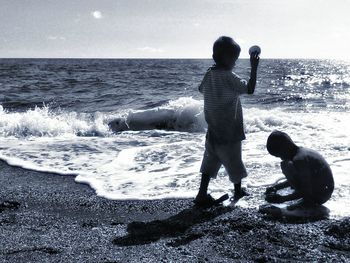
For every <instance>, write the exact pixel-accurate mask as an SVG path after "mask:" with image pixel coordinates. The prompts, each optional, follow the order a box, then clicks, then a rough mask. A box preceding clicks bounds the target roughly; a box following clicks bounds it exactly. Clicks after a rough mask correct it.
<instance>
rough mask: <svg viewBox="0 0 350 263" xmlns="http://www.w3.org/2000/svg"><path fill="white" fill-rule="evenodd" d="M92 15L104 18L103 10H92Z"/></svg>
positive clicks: (96, 17)
mask: <svg viewBox="0 0 350 263" xmlns="http://www.w3.org/2000/svg"><path fill="white" fill-rule="evenodd" d="M91 15H92V16H93V17H94V18H95V19H101V18H103V16H102V13H101V11H99V10H95V11H93V12H91Z"/></svg>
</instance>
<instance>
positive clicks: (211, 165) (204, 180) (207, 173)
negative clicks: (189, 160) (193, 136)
mask: <svg viewBox="0 0 350 263" xmlns="http://www.w3.org/2000/svg"><path fill="white" fill-rule="evenodd" d="M220 166H221V163H220V160H219V159H218V157H217V156H216V153H215V151H214V150H213V147H212V146H211V145H210V144H209V143H208V141H207V142H206V144H205V152H204V156H203V161H202V165H201V169H200V172H201V173H202V177H201V183H200V187H199V191H198V194H197V197H196V200H198V199H203V198H207V192H208V186H209V182H210V179H211V178H215V177H216V175H217V173H218V171H219V169H220Z"/></svg>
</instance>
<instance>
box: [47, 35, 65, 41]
mask: <svg viewBox="0 0 350 263" xmlns="http://www.w3.org/2000/svg"><path fill="white" fill-rule="evenodd" d="M47 39H48V40H66V38H65V37H62V36H48V37H47Z"/></svg>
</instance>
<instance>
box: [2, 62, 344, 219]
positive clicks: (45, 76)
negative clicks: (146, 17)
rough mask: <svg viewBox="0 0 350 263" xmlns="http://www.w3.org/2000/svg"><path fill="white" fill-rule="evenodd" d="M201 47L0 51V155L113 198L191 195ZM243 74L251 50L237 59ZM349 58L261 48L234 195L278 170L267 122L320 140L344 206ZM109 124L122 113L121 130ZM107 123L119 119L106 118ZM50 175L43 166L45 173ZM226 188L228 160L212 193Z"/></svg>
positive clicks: (201, 127)
mask: <svg viewBox="0 0 350 263" xmlns="http://www.w3.org/2000/svg"><path fill="white" fill-rule="evenodd" d="M211 64H212V61H211V60H205V59H178V60H177V59H169V60H168V59H163V60H152V59H149V60H138V59H130V60H127V59H125V60H122V59H109V60H103V59H0V91H1V93H0V158H1V159H3V160H5V161H6V162H8V163H9V164H10V165H16V166H21V167H24V168H27V169H33V170H38V171H45V172H55V173H59V174H72V175H77V177H76V181H77V182H82V183H87V184H89V185H90V186H91V187H92V188H93V189H95V190H96V193H97V194H98V195H99V196H103V197H106V198H110V199H158V198H193V197H194V196H195V195H196V193H197V190H198V186H199V179H200V176H199V167H200V164H201V159H202V155H203V151H204V140H205V131H206V123H205V120H204V116H203V100H202V96H201V94H200V93H199V92H198V85H199V83H200V81H201V79H202V78H203V76H204V74H205V72H206V70H207V68H208V67H210V66H211ZM234 71H235V72H236V73H237V74H239V75H240V76H242V77H244V78H248V74H249V61H248V60H245V59H242V60H239V61H238V63H237V66H236V68H235V70H234ZM349 86H350V62H344V61H334V60H297V59H295V60H285V59H282V60H279V59H267V60H265V59H262V60H261V61H260V68H259V72H258V84H257V88H256V92H255V94H254V95H244V96H242V97H241V99H242V105H243V111H244V120H245V130H246V136H247V139H246V140H245V141H244V143H243V160H244V162H245V164H246V167H247V171H248V173H249V176H248V178H247V179H246V180H245V181H244V183H243V184H244V185H245V186H246V187H247V188H248V191H250V192H251V194H252V195H251V196H250V197H249V198H246V199H245V200H241V201H240V202H239V205H241V206H245V207H257V206H258V205H260V204H262V203H264V201H263V193H264V189H265V186H266V185H268V184H270V183H273V182H274V181H276V180H277V179H279V178H281V177H282V174H281V171H280V167H279V162H280V161H279V160H278V159H277V158H275V157H273V156H270V155H269V154H268V153H267V151H266V147H265V144H266V139H267V137H268V135H269V133H270V132H272V131H273V130H275V129H278V130H282V131H284V132H287V133H288V134H289V135H290V136H291V137H292V139H293V140H294V141H295V142H296V143H297V144H298V145H302V146H305V147H309V148H312V149H314V150H317V151H319V152H320V153H321V154H322V155H323V156H324V157H325V158H326V160H327V161H328V162H329V164H330V165H331V168H332V170H333V174H334V178H335V184H336V188H335V191H334V194H333V197H332V199H331V200H330V201H329V202H328V203H327V204H326V205H327V207H329V208H330V209H331V212H332V215H333V216H335V217H339V216H340V217H341V216H349V215H350V177H349V170H350V118H349V110H350V88H349ZM111 122H112V123H114V124H115V125H116V126H118V125H119V123H124V124H125V123H127V124H128V125H126V126H125V125H124V126H123V128H120V129H119V128H118V129H117V130H118V131H117V132H113V131H112V130H111V126H110V125H109V123H111ZM113 127H114V128H113V129H115V126H113ZM48 176H51V175H49V174H48ZM232 189H233V186H232V184H231V183H230V182H229V180H228V177H227V176H226V174H225V171H224V169H221V170H220V173H219V175H218V177H217V179H216V180H213V181H212V182H211V185H210V191H211V192H212V193H213V195H214V196H220V195H221V194H223V193H225V192H230V191H231V190H232Z"/></svg>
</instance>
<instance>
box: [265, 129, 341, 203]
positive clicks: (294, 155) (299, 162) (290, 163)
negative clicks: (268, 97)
mask: <svg viewBox="0 0 350 263" xmlns="http://www.w3.org/2000/svg"><path fill="white" fill-rule="evenodd" d="M266 146H267V150H268V152H269V153H270V154H271V155H273V156H276V157H280V158H281V159H282V162H281V169H282V172H283V174H284V175H285V176H286V179H287V181H285V182H283V183H279V184H276V185H274V186H273V187H269V188H267V190H266V200H267V201H268V202H272V203H283V202H286V201H291V200H296V199H301V198H302V200H303V203H304V204H305V205H321V204H323V203H325V202H327V201H328V200H329V198H330V197H331V195H332V193H333V189H334V181H333V175H332V171H331V169H330V167H329V165H328V163H327V162H326V160H325V159H324V158H323V157H322V156H321V155H320V154H319V153H317V152H316V151H313V150H310V149H307V148H304V147H298V146H297V145H296V144H295V143H294V142H293V141H292V139H291V138H290V137H289V136H288V135H287V134H286V133H284V132H280V131H274V132H272V133H271V134H270V136H269V138H268V140H267V145H266ZM289 186H291V187H292V188H293V189H294V192H293V193H292V194H290V195H285V196H282V195H279V194H277V191H278V190H280V189H283V188H286V187H289Z"/></svg>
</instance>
